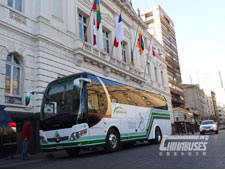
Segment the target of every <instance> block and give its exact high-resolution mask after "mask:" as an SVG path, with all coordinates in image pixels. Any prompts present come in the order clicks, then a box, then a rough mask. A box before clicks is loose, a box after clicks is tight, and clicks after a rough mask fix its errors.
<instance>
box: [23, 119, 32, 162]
mask: <svg viewBox="0 0 225 170" xmlns="http://www.w3.org/2000/svg"><path fill="white" fill-rule="evenodd" d="M29 139H30V121H26V123H25V124H24V125H23V127H22V140H23V144H22V156H23V160H27V159H28V156H27V151H28V141H29Z"/></svg>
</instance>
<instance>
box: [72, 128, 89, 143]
mask: <svg viewBox="0 0 225 170" xmlns="http://www.w3.org/2000/svg"><path fill="white" fill-rule="evenodd" d="M86 134H87V130H83V131H80V132H74V133H72V134H71V137H70V140H71V141H73V140H77V139H78V138H79V137H81V136H83V135H86Z"/></svg>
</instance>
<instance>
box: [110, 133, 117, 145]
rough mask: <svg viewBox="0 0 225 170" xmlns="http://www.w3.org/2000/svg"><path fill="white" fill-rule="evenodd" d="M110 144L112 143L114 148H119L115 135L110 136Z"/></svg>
mask: <svg viewBox="0 0 225 170" xmlns="http://www.w3.org/2000/svg"><path fill="white" fill-rule="evenodd" d="M109 142H110V144H111V146H112V148H115V147H116V146H117V137H116V135H115V134H113V133H111V134H110V135H109Z"/></svg>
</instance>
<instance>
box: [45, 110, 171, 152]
mask: <svg viewBox="0 0 225 170" xmlns="http://www.w3.org/2000/svg"><path fill="white" fill-rule="evenodd" d="M154 119H170V115H169V114H168V113H156V112H152V114H151V115H150V119H149V121H148V123H147V131H146V132H138V133H128V134H126V133H125V134H121V137H120V140H121V141H126V140H134V139H142V138H145V139H148V137H149V135H150V131H151V128H152V124H153V121H154ZM126 135H132V136H126ZM105 137H106V136H105V135H98V136H90V137H89V138H88V137H85V138H80V139H79V140H82V141H76V142H70V143H59V144H46V145H42V148H43V149H48V148H54V147H60V146H63V147H72V146H86V145H98V144H104V143H105V142H106V139H105ZM87 138H88V139H87ZM98 138H104V139H98ZM85 139H87V140H85ZM84 140H85V141H84Z"/></svg>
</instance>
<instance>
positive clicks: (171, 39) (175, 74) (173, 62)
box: [140, 5, 184, 108]
mask: <svg viewBox="0 0 225 170" xmlns="http://www.w3.org/2000/svg"><path fill="white" fill-rule="evenodd" d="M140 15H141V18H142V19H143V20H144V21H145V23H146V24H147V25H148V31H149V32H150V33H151V34H152V35H153V36H154V37H155V38H156V39H157V40H158V41H159V42H160V43H161V44H162V45H163V47H164V48H165V51H166V61H167V74H168V78H169V86H170V92H171V97H172V106H173V107H182V108H184V92H183V88H182V80H181V72H180V64H179V57H178V51H177V44H176V36H175V30H174V23H173V21H172V20H171V18H170V17H169V16H168V15H167V14H166V13H165V11H164V10H163V9H162V8H161V7H160V6H159V5H157V6H155V7H153V8H151V9H147V10H145V11H142V12H141V13H140Z"/></svg>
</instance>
